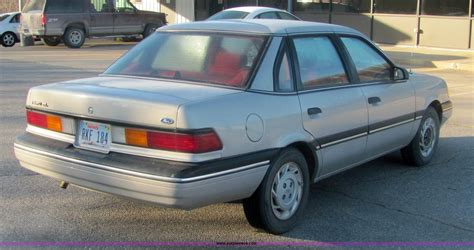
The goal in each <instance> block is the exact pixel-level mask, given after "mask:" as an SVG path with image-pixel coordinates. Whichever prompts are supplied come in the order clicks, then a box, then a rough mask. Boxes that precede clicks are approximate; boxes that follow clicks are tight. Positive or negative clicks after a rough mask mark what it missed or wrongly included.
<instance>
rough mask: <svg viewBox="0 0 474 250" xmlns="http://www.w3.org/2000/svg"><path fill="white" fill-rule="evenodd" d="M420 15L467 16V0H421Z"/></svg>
mask: <svg viewBox="0 0 474 250" xmlns="http://www.w3.org/2000/svg"><path fill="white" fill-rule="evenodd" d="M421 14H422V15H436V16H467V15H468V14H469V0H422V1H421Z"/></svg>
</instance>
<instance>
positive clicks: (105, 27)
mask: <svg viewBox="0 0 474 250" xmlns="http://www.w3.org/2000/svg"><path fill="white" fill-rule="evenodd" d="M87 1H90V6H89V14H90V18H91V19H90V20H91V22H90V27H89V34H90V35H112V34H113V33H114V13H115V9H114V6H113V4H112V3H111V2H109V0H87Z"/></svg>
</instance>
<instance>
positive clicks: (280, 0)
mask: <svg viewBox="0 0 474 250" xmlns="http://www.w3.org/2000/svg"><path fill="white" fill-rule="evenodd" d="M258 6H266V7H272V8H277V9H281V10H288V0H258Z"/></svg>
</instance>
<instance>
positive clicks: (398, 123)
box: [369, 119, 414, 134]
mask: <svg viewBox="0 0 474 250" xmlns="http://www.w3.org/2000/svg"><path fill="white" fill-rule="evenodd" d="M412 121H414V119H409V120H405V121H401V122H397V123H394V124H391V125H388V126H385V127H381V128H378V129H374V130H371V131H369V134H373V133H376V132H379V131H382V130H385V129H389V128H393V127H396V126H400V125H403V124H406V123H409V122H412Z"/></svg>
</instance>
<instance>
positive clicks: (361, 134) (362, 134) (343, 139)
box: [321, 132, 367, 148]
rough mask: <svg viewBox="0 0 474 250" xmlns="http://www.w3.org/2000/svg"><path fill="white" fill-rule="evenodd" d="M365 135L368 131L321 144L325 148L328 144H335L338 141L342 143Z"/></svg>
mask: <svg viewBox="0 0 474 250" xmlns="http://www.w3.org/2000/svg"><path fill="white" fill-rule="evenodd" d="M365 135H367V132H364V133H360V134H357V135H353V136H349V137H346V138H342V139H339V140H337V141H332V142H329V143H326V144H323V145H321V148H325V147H328V146H331V145H334V144H338V143H341V142H345V141H349V140H352V139H356V138H359V137H362V136H365Z"/></svg>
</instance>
